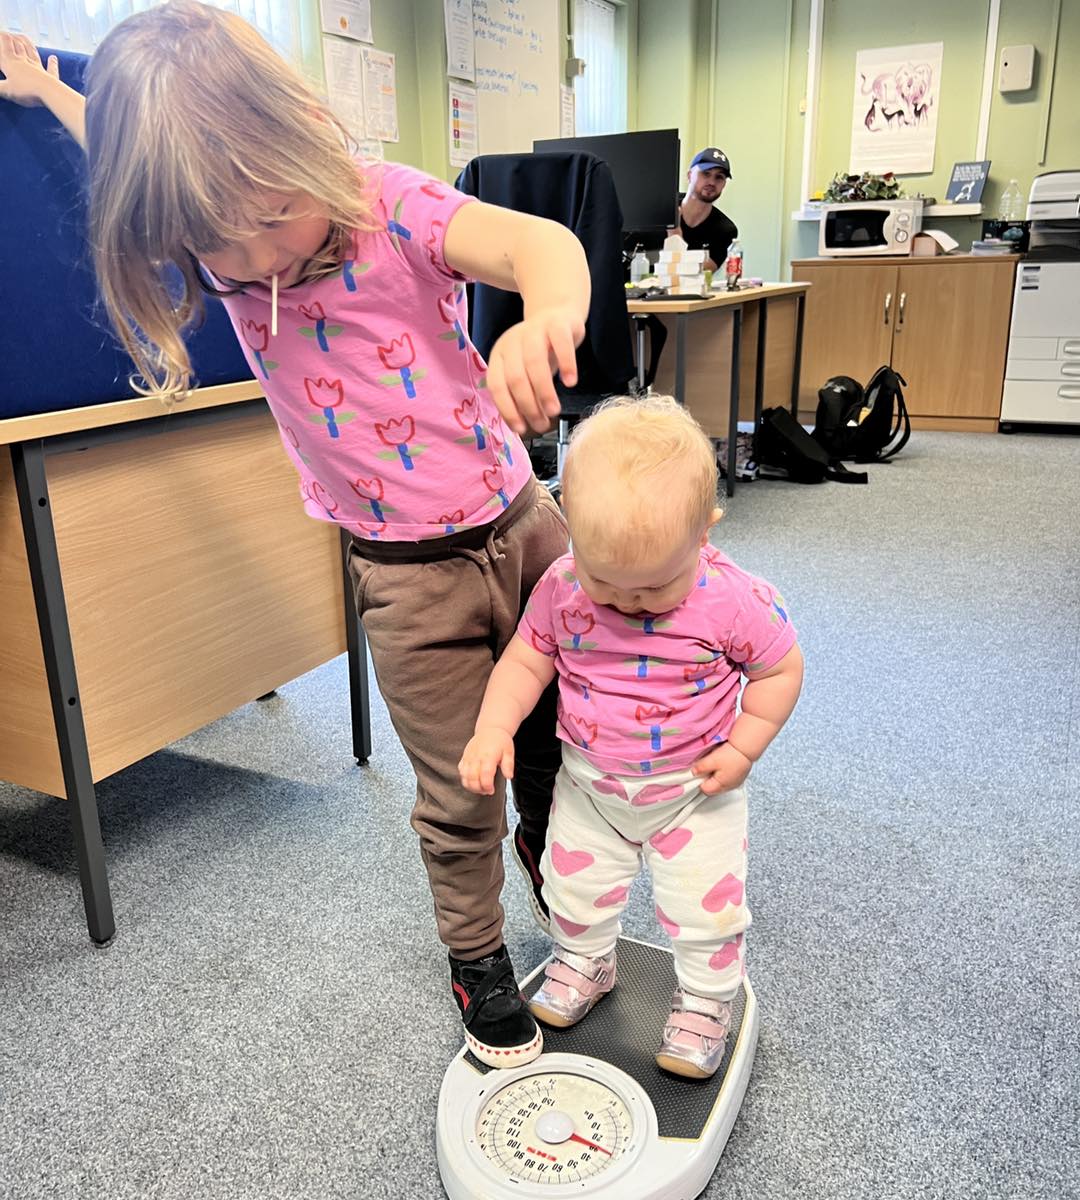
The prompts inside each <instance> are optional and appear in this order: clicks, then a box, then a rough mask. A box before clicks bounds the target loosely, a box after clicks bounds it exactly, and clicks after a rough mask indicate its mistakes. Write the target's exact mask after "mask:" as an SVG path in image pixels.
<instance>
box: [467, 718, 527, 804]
mask: <svg viewBox="0 0 1080 1200" xmlns="http://www.w3.org/2000/svg"><path fill="white" fill-rule="evenodd" d="M500 769H501V770H502V773H503V775H504V776H505V777H506V778H507V779H513V778H514V739H513V738H512V737H511V736H510V735H509V734H508V733H507V732H506V730H505V729H497V728H495V727H493V726H486V727H484V728H482V729H478V730H477V731H476V733H474V734H473V736H472V737H471V738H470V739H469V744H468V745H467V746H466V747H465V753H464V754H463V755H462V756H461V761H460V762H459V763H458V774H459V775H460V776H461V786H462V787H464V788H467V789H468V790H469V791H470V792H478V793H479V794H480V795H482V796H490V795H492V794H493V793H494V791H495V772H496V771H497V770H500Z"/></svg>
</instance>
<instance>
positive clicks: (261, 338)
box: [240, 320, 277, 379]
mask: <svg viewBox="0 0 1080 1200" xmlns="http://www.w3.org/2000/svg"><path fill="white" fill-rule="evenodd" d="M240 332H241V333H242V334H243V335H244V341H245V342H247V344H248V348H249V349H250V350H251V353H252V355H253V356H254V359H255V362H256V364H257V365H258V368H259V370H260V371H262V377H263V379H269V378H270V372H271V371H276V370H277V363H276V362H267V361H266V360H265V359H264V358H263V355H264V354H265V353H266V348H267V346H269V344H270V331H269V330H268V329H267V327H266V326H265V325H260V324H259V323H258V322H257V321H244V320H241V322H240Z"/></svg>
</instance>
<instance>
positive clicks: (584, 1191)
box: [436, 938, 758, 1200]
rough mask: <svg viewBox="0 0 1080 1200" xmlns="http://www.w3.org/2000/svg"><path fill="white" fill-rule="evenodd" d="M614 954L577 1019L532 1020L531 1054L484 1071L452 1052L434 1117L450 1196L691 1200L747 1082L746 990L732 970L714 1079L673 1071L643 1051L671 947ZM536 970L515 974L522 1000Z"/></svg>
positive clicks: (539, 973)
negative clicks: (734, 986)
mask: <svg viewBox="0 0 1080 1200" xmlns="http://www.w3.org/2000/svg"><path fill="white" fill-rule="evenodd" d="M617 951H618V982H617V983H616V985H615V987H614V989H613V990H612V991H611V992H610V993H609V994H608V995H607V996H605V997H604V998H603V999H602V1000H601V1001H600V1002H599V1003H598V1004H597V1006H596V1007H595V1008H594V1009H593V1010H592V1012H590V1013H589V1015H588V1016H587V1017H586V1018H585V1019H584V1020H583V1021H582V1022H581V1023H580V1024H578V1025H574V1026H571V1027H570V1028H569V1029H552V1028H549V1027H548V1026H546V1025H545V1026H544V1027H543V1029H544V1053H543V1054H541V1055H540V1057H539V1058H537V1059H535V1060H534V1061H533V1062H531V1063H528V1064H527V1065H526V1066H523V1067H515V1068H513V1069H511V1070H498V1069H496V1068H494V1067H489V1066H487V1065H485V1064H484V1063H481V1062H480V1061H479V1059H477V1058H475V1057H474V1056H473V1055H472V1054H471V1053H470V1052H469V1050H468V1049H467V1048H463V1049H462V1050H461V1051H460V1052H459V1053H458V1054H457V1055H456V1056H455V1058H454V1059H453V1061H452V1062H451V1063H450V1066H449V1067H448V1068H447V1071H446V1075H445V1077H444V1079H443V1083H442V1088H441V1089H440V1091H439V1111H438V1119H437V1123H436V1149H437V1152H438V1161H439V1171H440V1173H441V1175H442V1180H443V1186H444V1187H445V1188H446V1193H447V1195H448V1196H449V1197H450V1200H508V1198H510V1197H520V1198H521V1200H540V1198H541V1197H549V1198H550V1197H553V1196H580V1197H583V1198H587V1200H616V1198H618V1200H692V1198H693V1197H695V1196H699V1195H700V1194H701V1193H702V1191H703V1190H704V1189H705V1187H706V1185H707V1184H708V1182H709V1179H710V1178H711V1177H712V1174H713V1172H714V1171H715V1169H716V1165H717V1163H718V1162H719V1160H720V1155H721V1153H722V1152H723V1149H724V1145H725V1143H726V1142H727V1139H728V1135H729V1134H730V1133H731V1127H732V1125H734V1123H735V1118H736V1116H737V1115H738V1112H739V1106H740V1104H741V1103H742V1099H743V1096H744V1095H745V1093H746V1085H747V1082H748V1081H749V1078H750V1068H751V1066H752V1064H753V1060H754V1051H755V1049H756V1047H757V1035H758V1011H757V1003H756V1001H755V999H754V992H753V989H752V988H751V986H750V981H749V980H748V979H747V978H746V977H745V976H744V977H743V981H742V986H741V988H740V990H739V992H738V994H737V995H736V997H735V999H734V1000H733V1001H732V1005H731V1010H732V1015H731V1031H730V1033H729V1034H728V1040H727V1046H726V1047H725V1050H724V1058H723V1061H722V1062H721V1064H720V1067H719V1068H718V1070H717V1072H716V1074H715V1075H713V1076H712V1078H710V1079H702V1080H696V1079H684V1078H681V1077H679V1076H675V1075H670V1074H668V1073H667V1072H666V1071H662V1070H661V1069H660V1068H659V1067H658V1066H657V1065H656V1062H655V1059H654V1055H655V1054H656V1051H657V1049H658V1048H659V1044H660V1035H661V1033H662V1031H663V1027H664V1023H665V1021H666V1019H667V1016H668V1013H669V1012H670V1011H671V993H672V990H673V989H674V987H675V968H674V961H673V959H672V955H671V952H670V951H669V950H665V949H663V948H662V947H660V946H653V945H650V944H649V943H647V942H639V941H634V940H632V939H630V938H620V939H619V941H618V946H617ZM545 965H546V963H541V964H540V966H539V967H537V968H536V970H535V971H533V972H532V974H530V975H529V976H528V978H527V979H526V980H525V981H524V982H523V983H522V985H521V990H522V992H523V993H524V995H525V996H526V998H528V997H530V996H531V995H532V994H533V993H534V992H535V991H536V990H537V989H538V988H539V986H540V984H541V982H542V981H543V973H544V967H545Z"/></svg>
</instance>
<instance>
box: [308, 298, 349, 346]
mask: <svg viewBox="0 0 1080 1200" xmlns="http://www.w3.org/2000/svg"><path fill="white" fill-rule="evenodd" d="M300 314H301V316H304V317H307V319H308V320H309V321H311V322H312V324H311V325H301V326H300V329H299V333H300V334H301V335H302V336H303V337H306V338H314V339H315V341H316V342H317V343H318V346H319V349H320V350H321V351H322V352H323V353H324V354H329V353H330V343H329V342H328V341H327V340H326V339H327V338H332V337H337V335H338V334H339V333H340V332H341V331H342V329H343V328H344V326H342V325H327V323H326V313H325V312H323V306H322V305H321V304H320V303H319V302H318V301H316V302H315V303H314V304H311V305H308V304H301V305H300Z"/></svg>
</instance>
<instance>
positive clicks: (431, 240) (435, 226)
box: [424, 217, 446, 270]
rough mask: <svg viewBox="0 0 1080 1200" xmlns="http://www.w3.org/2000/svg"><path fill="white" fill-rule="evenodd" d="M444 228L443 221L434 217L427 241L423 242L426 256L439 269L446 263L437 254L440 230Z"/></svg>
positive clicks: (440, 236) (440, 235)
mask: <svg viewBox="0 0 1080 1200" xmlns="http://www.w3.org/2000/svg"><path fill="white" fill-rule="evenodd" d="M444 228H445V222H444V221H440V220H439V219H438V217H436V218H435V220H434V221H432V222H431V232H430V233H429V234H428V238H427V241H426V242H425V243H424V245H425V246H426V247H427V252H428V258H429V259H430V260H431V265H432V266H433V267H438V268H439V269H440V270H442V269H443V268H444V267H445V265H446V264H445V263H444V262H443V260H442V258H441V256H440V254H439V242H440V239H441V238H442V232H443V229H444Z"/></svg>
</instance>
